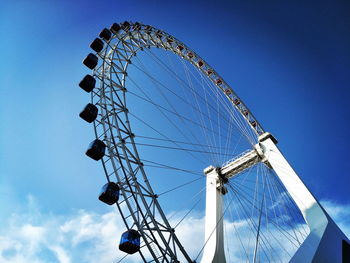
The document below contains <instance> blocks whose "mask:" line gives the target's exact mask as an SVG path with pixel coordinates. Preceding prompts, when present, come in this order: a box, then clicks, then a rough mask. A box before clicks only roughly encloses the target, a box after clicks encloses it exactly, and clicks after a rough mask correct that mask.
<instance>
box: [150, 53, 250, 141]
mask: <svg viewBox="0 0 350 263" xmlns="http://www.w3.org/2000/svg"><path fill="white" fill-rule="evenodd" d="M146 53H149V54H151V55H152V57H153V58H155V60H157V61H158V62H159V64H160V65H162V66H163V67H164V68H165V69H167V70H168V71H169V72H170V73H172V76H174V78H175V79H176V80H177V81H179V82H180V83H183V85H184V86H187V87H188V84H187V83H186V81H184V80H183V79H182V78H181V77H179V76H178V75H177V74H176V73H175V72H173V71H172V70H171V69H170V68H169V66H168V65H166V64H164V63H163V62H162V61H161V60H160V59H159V58H158V57H157V56H156V55H154V54H153V53H152V52H151V51H150V50H148V52H146ZM196 70H197V71H198V73H200V72H199V70H198V69H196ZM200 76H201V77H203V76H202V75H201V74H200ZM205 81H206V82H207V83H209V85H208V87H210V88H212V86H213V84H212V83H211V82H209V80H207V79H205ZM188 88H190V90H191V91H192V92H195V93H196V95H198V98H201V99H202V100H203V98H202V97H201V96H199V94H198V92H197V91H195V90H193V89H191V87H190V86H189V87H188ZM218 90H219V89H218V88H217V87H214V93H216V92H218ZM206 92H208V91H207V90H205V91H204V94H206ZM222 102H223V105H226V103H227V100H226V101H224V100H222ZM207 106H209V108H211V109H213V106H212V105H211V104H208V105H207ZM226 109H227V110H229V112H230V111H231V112H232V111H233V109H232V107H226ZM214 111H215V109H214ZM231 117H233V119H236V118H235V115H234V114H231ZM236 123H237V124H238V127H241V131H242V132H243V133H245V134H246V138H250V136H249V135H248V134H247V132H248V130H246V129H245V128H242V127H243V126H244V125H243V126H242V124H243V123H241V124H239V123H240V122H236ZM254 137H255V136H254ZM249 141H250V142H251V143H252V145H253V144H254V143H253V142H254V140H252V139H249Z"/></svg>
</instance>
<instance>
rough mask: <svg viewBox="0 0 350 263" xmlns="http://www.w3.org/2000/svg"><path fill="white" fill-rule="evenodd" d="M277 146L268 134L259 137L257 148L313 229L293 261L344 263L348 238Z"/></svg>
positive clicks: (303, 262) (302, 262)
mask: <svg viewBox="0 0 350 263" xmlns="http://www.w3.org/2000/svg"><path fill="white" fill-rule="evenodd" d="M276 143H277V141H276V139H274V137H273V136H272V135H271V134H269V133H264V134H263V135H261V136H260V137H259V145H257V146H256V147H260V149H261V151H262V152H263V156H262V157H263V158H264V161H266V162H267V163H268V165H270V166H271V168H273V170H274V171H275V173H276V174H277V176H278V178H279V179H280V180H281V182H282V183H283V185H284V186H285V188H286V189H287V191H288V193H289V194H290V195H291V197H292V199H293V200H294V202H295V204H296V205H297V206H298V208H299V209H300V211H301V213H302V215H303V217H304V219H305V221H306V223H307V224H308V226H309V228H310V234H309V235H308V237H307V238H306V239H305V241H304V242H303V244H302V245H301V246H300V247H299V249H298V250H297V252H296V253H295V254H294V256H293V257H292V259H291V261H290V262H292V263H311V262H313V263H318V262H320V263H342V262H343V259H342V249H343V248H342V246H343V240H344V241H345V242H347V243H349V240H348V238H347V237H346V236H345V235H344V233H343V232H342V231H341V230H340V229H339V228H338V226H337V225H336V224H335V223H334V222H333V220H332V219H331V218H330V217H329V215H328V214H327V212H326V211H325V210H324V209H323V207H322V206H321V205H320V203H319V202H318V201H317V200H316V198H315V197H314V196H313V195H312V194H311V192H310V191H309V190H308V189H307V187H306V186H305V184H304V183H303V182H302V181H301V179H300V178H299V176H298V175H297V174H296V173H295V171H294V170H293V168H292V167H291V166H290V165H289V163H288V162H287V160H286V159H285V158H284V156H283V154H282V153H281V152H280V151H279V150H278V148H277V146H276ZM343 263H345V262H343Z"/></svg>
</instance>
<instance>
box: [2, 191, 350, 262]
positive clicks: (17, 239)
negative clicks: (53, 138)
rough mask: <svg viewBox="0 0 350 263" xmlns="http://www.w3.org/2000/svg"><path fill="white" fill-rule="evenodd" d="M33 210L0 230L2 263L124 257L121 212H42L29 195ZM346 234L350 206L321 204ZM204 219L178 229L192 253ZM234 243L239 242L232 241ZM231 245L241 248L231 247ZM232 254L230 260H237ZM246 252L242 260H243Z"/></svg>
mask: <svg viewBox="0 0 350 263" xmlns="http://www.w3.org/2000/svg"><path fill="white" fill-rule="evenodd" d="M27 201H28V208H27V209H25V210H24V211H23V212H22V213H16V214H12V215H11V216H10V217H9V218H8V219H7V222H4V223H2V228H1V230H0V262H2V263H24V262H32V263H75V262H79V263H90V262H91V263H92V262H94V263H95V262H101V263H104V262H115V263H116V262H118V261H119V259H121V258H122V257H123V256H124V255H125V254H124V253H122V252H120V251H119V250H118V243H119V238H120V234H121V233H122V232H124V230H125V227H124V225H123V223H122V220H121V218H120V216H119V213H118V211H117V210H116V209H114V208H111V209H110V211H109V212H107V213H104V214H97V213H94V212H91V211H84V210H78V211H73V212H72V213H70V214H69V215H66V216H63V215H55V214H50V213H49V214H47V213H43V212H42V211H40V209H38V206H37V205H36V202H35V199H34V198H33V197H32V196H28V198H27ZM321 203H322V204H323V206H324V207H325V209H326V210H327V211H328V212H329V214H330V215H331V216H332V218H333V219H334V220H335V222H336V223H337V224H338V225H339V226H340V228H341V229H342V230H343V231H344V233H345V234H346V235H347V236H349V234H350V205H343V204H338V203H336V202H334V201H330V200H324V201H322V202H321ZM203 225H204V218H202V217H200V216H199V215H197V216H195V215H194V216H192V217H189V218H187V219H186V220H185V221H184V222H183V223H182V224H181V228H180V229H179V230H177V234H179V238H180V240H182V241H183V245H184V246H185V247H186V248H187V249H188V250H189V251H188V252H189V254H191V255H196V254H197V253H198V244H196V242H193V241H194V240H193V237H196V239H197V240H199V239H201V240H202V239H204V233H203V231H202V230H203V228H202V227H203ZM244 225H245V224H244V222H235V223H229V224H226V227H227V229H228V230H229V231H232V232H234V229H235V228H237V227H244ZM229 242H230V243H231V242H234V241H229ZM230 247H233V248H234V247H239V246H238V244H233V243H232V244H230ZM235 253H236V252H235V251H233V253H232V258H230V261H231V260H235V259H236V258H235V255H236V254H235ZM241 254H242V252H241V251H240V252H239V253H238V251H237V257H241ZM122 262H130V263H133V262H140V260H139V256H138V254H135V255H132V256H128V257H127V258H126V259H125V260H123V261H122Z"/></svg>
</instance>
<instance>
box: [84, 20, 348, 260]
mask: <svg viewBox="0 0 350 263" xmlns="http://www.w3.org/2000/svg"><path fill="white" fill-rule="evenodd" d="M90 47H91V48H92V50H93V51H94V52H93V53H90V54H88V56H87V57H86V58H85V59H84V61H83V63H84V65H86V66H87V67H88V68H90V69H91V70H93V72H92V73H91V74H87V75H86V76H85V77H84V78H83V79H82V81H81V82H80V84H79V86H80V87H81V88H82V89H83V90H85V91H86V92H89V93H90V94H91V102H90V103H88V104H87V105H86V106H85V108H84V109H83V111H82V112H81V113H80V117H81V118H82V119H84V120H85V121H87V122H89V123H93V127H94V132H95V137H96V138H95V139H94V140H93V141H92V142H91V144H90V145H89V147H88V150H87V152H86V154H87V155H88V156H89V157H91V158H92V159H94V160H96V161H99V160H101V162H102V166H103V171H104V173H105V176H106V179H107V183H106V184H105V185H104V186H103V187H102V190H101V194H100V196H99V199H100V200H101V201H103V202H105V203H106V204H108V205H114V204H116V206H117V209H118V211H119V213H120V215H121V218H122V221H123V224H124V225H125V232H124V233H123V234H122V237H121V239H120V244H119V249H120V250H121V251H123V252H124V253H125V254H123V255H122V256H121V257H120V258H119V259H118V260H117V261H116V262H128V259H130V260H134V261H135V262H139V261H143V262H202V263H207V262H208V263H209V262H220V263H225V262H289V261H290V262H342V260H344V257H346V255H347V256H348V254H344V253H345V252H344V251H348V250H349V240H348V239H347V238H346V237H345V235H344V234H343V233H342V232H341V231H340V229H339V228H338V227H337V226H336V225H335V223H334V222H333V221H332V220H331V219H330V217H329V216H328V214H327V213H326V212H325V211H324V209H323V208H322V207H321V205H320V204H319V203H318V202H317V200H316V199H315V198H314V197H313V195H312V194H311V193H310V192H309V191H308V189H307V188H306V187H305V185H304V184H303V183H302V181H301V180H300V179H299V177H298V176H297V174H296V173H295V172H294V170H293V169H292V168H291V166H290V165H289V163H288V162H287V161H286V159H285V158H284V157H283V155H282V153H281V152H280V151H279V150H278V148H277V147H276V144H277V140H276V139H275V138H274V137H273V136H272V135H271V134H270V133H268V132H265V131H264V129H263V128H262V126H261V124H260V123H259V122H258V120H257V119H256V118H255V117H254V115H253V114H252V113H251V111H250V110H249V109H248V107H247V106H246V104H245V103H244V102H243V101H242V99H241V98H240V97H238V95H237V94H236V93H235V91H234V90H233V89H232V88H231V87H230V86H229V85H228V83H226V82H225V81H224V79H223V78H222V77H221V76H220V75H219V74H218V73H217V72H216V71H215V70H214V69H213V67H211V66H210V65H209V64H208V63H207V62H206V61H205V60H204V59H202V58H201V57H200V56H199V55H198V54H197V53H195V52H194V51H193V50H192V49H190V48H189V47H188V46H186V45H185V44H184V43H182V42H181V41H179V40H178V39H176V38H175V37H174V36H172V35H170V34H168V33H166V32H164V31H163V30H159V29H156V28H154V27H152V26H149V25H144V24H141V23H138V22H136V23H132V22H123V23H120V24H118V23H114V24H113V25H112V26H111V27H110V28H109V29H107V28H104V29H103V30H102V31H101V33H100V34H99V37H98V38H96V39H95V40H94V41H93V42H92V43H91V45H90ZM120 223H121V222H120ZM116 239H117V237H116ZM342 253H343V254H342ZM347 253H348V252H347ZM344 255H345V256H344ZM135 257H136V259H135ZM320 259H322V260H323V261H321V260H320ZM313 260H314V261H313ZM343 262H345V261H343Z"/></svg>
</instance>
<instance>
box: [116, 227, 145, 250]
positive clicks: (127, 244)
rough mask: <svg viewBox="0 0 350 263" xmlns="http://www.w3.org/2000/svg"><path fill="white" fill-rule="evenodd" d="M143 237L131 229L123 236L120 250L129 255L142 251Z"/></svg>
mask: <svg viewBox="0 0 350 263" xmlns="http://www.w3.org/2000/svg"><path fill="white" fill-rule="evenodd" d="M140 237H141V235H140V234H139V232H137V231H136V230H134V229H130V230H128V231H126V232H124V233H123V234H122V237H121V239H120V244H119V249H120V250H121V251H123V252H125V253H128V254H134V253H136V252H138V251H139V250H140Z"/></svg>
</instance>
